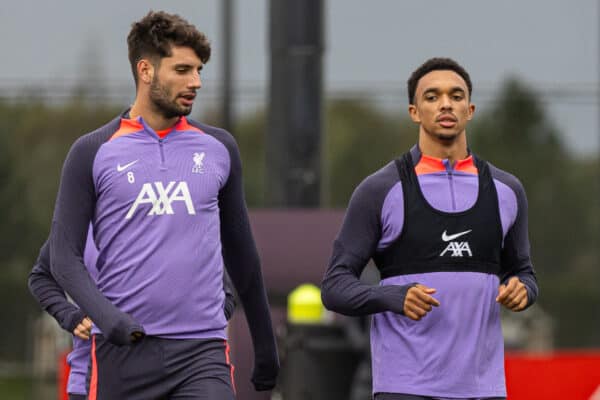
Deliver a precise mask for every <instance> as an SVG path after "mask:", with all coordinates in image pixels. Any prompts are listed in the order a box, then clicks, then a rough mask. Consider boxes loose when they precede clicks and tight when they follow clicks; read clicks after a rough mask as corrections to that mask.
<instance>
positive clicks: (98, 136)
mask: <svg viewBox="0 0 600 400" xmlns="http://www.w3.org/2000/svg"><path fill="white" fill-rule="evenodd" d="M120 125H121V116H118V117H116V118H114V119H112V120H111V121H109V122H107V123H106V124H104V125H102V126H101V127H99V128H97V129H94V130H93V131H90V132H87V133H85V134H83V135H81V136H80V137H78V138H77V139H76V140H75V141H74V142H73V145H72V146H71V150H70V152H71V153H74V152H76V153H84V154H86V155H87V154H89V155H92V154H94V153H96V152H97V151H98V149H99V148H100V146H102V144H103V143H106V142H107V141H108V140H109V139H110V138H111V136H112V135H113V134H114V133H115V132H116V131H117V130H118V129H119V127H120Z"/></svg>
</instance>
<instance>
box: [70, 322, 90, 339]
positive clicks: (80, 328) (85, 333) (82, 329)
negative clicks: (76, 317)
mask: <svg viewBox="0 0 600 400" xmlns="http://www.w3.org/2000/svg"><path fill="white" fill-rule="evenodd" d="M91 334H92V320H91V319H90V318H89V317H85V318H84V319H82V320H81V322H80V323H79V324H78V325H77V326H76V327H75V329H73V335H75V336H77V337H78V338H80V339H83V340H89V338H90V335H91Z"/></svg>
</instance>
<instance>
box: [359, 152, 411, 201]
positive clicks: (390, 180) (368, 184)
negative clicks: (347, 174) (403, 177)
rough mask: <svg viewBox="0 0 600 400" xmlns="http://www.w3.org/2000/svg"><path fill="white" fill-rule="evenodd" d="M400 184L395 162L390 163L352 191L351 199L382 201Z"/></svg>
mask: <svg viewBox="0 0 600 400" xmlns="http://www.w3.org/2000/svg"><path fill="white" fill-rule="evenodd" d="M398 183H400V176H399V174H398V169H397V167H396V163H395V161H390V162H389V163H387V164H386V165H384V166H383V167H381V168H380V169H378V170H377V171H375V172H373V173H372V174H371V175H369V176H367V177H366V178H364V179H363V180H362V181H361V182H360V183H359V184H358V186H357V187H356V189H355V190H354V194H353V195H352V196H353V197H369V198H371V199H372V200H375V201H383V199H385V197H386V196H387V194H388V193H389V192H390V190H391V189H392V188H393V187H394V186H395V185H397V184H398Z"/></svg>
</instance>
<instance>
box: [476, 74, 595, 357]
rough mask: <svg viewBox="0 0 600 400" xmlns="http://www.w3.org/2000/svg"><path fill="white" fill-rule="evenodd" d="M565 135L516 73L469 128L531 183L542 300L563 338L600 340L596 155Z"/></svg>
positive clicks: (485, 148)
mask: <svg viewBox="0 0 600 400" xmlns="http://www.w3.org/2000/svg"><path fill="white" fill-rule="evenodd" d="M559 138H560V135H559V132H558V130H557V129H556V128H555V127H554V126H552V124H551V123H550V121H549V119H548V117H547V116H546V113H545V111H544V109H543V107H542V103H541V100H540V98H539V97H538V96H537V95H536V93H535V91H533V90H532V89H530V88H528V87H527V86H526V85H525V84H524V83H522V82H519V81H518V80H516V79H514V78H511V79H509V80H507V81H506V82H505V84H504V85H503V87H502V89H501V91H500V93H499V95H498V97H497V99H496V101H495V102H494V106H493V107H492V108H491V109H490V110H488V111H486V112H485V113H483V114H479V115H477V114H476V117H475V118H474V123H473V125H472V127H471V128H470V129H469V144H470V146H472V148H473V149H474V151H475V153H477V154H480V155H481V156H482V157H483V158H485V159H487V160H489V161H490V162H492V163H493V164H495V165H497V166H498V167H499V168H502V169H505V170H507V171H509V172H511V173H513V174H514V175H516V176H517V177H518V178H519V179H520V180H521V181H522V183H523V185H524V186H525V190H526V192H527V196H528V202H529V226H530V234H529V236H530V239H531V246H532V256H533V261H534V265H535V266H536V268H537V271H538V280H539V283H540V287H541V294H540V299H539V302H540V304H541V305H542V306H543V307H545V308H546V310H547V311H549V313H550V314H551V315H552V316H553V318H554V320H555V323H556V328H557V332H556V333H557V338H556V339H557V344H558V345H559V346H563V347H583V346H591V345H594V344H595V345H598V344H599V342H598V340H599V337H598V332H600V311H599V310H600V309H599V308H598V307H597V304H598V303H599V300H600V291H598V289H597V287H596V285H597V282H600V268H598V267H599V266H600V256H599V251H598V245H597V243H598V239H599V238H600V232H599V226H598V225H599V223H598V221H599V219H600V207H599V199H600V190H599V180H598V168H597V160H596V161H593V162H589V161H586V160H578V159H574V158H572V157H571V156H570V155H569V154H568V152H567V151H566V148H565V146H564V145H563V144H562V143H561V142H560V140H559ZM594 165H595V167H594ZM581 315H588V316H590V317H592V318H581ZM594 317H595V318H594Z"/></svg>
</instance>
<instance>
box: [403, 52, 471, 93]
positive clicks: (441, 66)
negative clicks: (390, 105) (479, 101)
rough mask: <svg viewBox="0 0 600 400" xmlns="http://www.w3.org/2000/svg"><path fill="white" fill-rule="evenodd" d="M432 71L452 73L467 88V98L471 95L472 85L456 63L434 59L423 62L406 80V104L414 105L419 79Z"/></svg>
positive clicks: (466, 74)
mask: <svg viewBox="0 0 600 400" xmlns="http://www.w3.org/2000/svg"><path fill="white" fill-rule="evenodd" d="M432 71H454V72H456V73H457V74H458V75H460V76H461V78H463V79H464V80H465V83H466V84H467V88H468V89H469V98H471V94H472V93H473V84H472V83H471V77H470V76H469V73H468V72H467V71H466V70H465V69H464V68H463V67H462V66H461V65H460V64H459V63H457V62H456V61H454V60H453V59H451V58H442V57H434V58H430V59H429V60H427V61H425V62H424V63H423V64H421V66H420V67H419V68H417V69H416V70H414V71H413V73H412V74H411V75H410V78H408V81H407V82H406V84H407V89H408V104H415V92H416V91H417V84H418V83H419V79H421V78H422V77H423V76H424V75H426V74H428V73H430V72H432Z"/></svg>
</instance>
